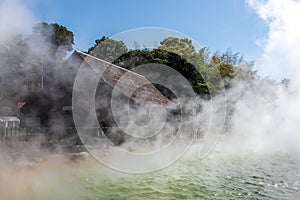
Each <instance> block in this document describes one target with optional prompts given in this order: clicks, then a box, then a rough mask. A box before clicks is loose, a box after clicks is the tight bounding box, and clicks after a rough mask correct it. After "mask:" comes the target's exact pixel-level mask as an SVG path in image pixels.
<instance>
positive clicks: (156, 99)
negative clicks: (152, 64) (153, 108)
mask: <svg viewBox="0 0 300 200" xmlns="http://www.w3.org/2000/svg"><path fill="white" fill-rule="evenodd" d="M80 67H88V68H90V69H92V70H93V71H94V72H95V73H97V74H100V75H99V83H98V86H97V91H96V94H95V104H96V105H95V108H96V113H97V117H98V121H99V124H100V126H101V127H102V131H101V133H99V130H95V133H96V132H97V134H95V136H98V137H101V135H102V136H103V134H105V135H106V136H107V137H108V138H109V139H110V140H111V141H112V142H113V143H114V144H115V145H120V144H122V143H123V142H124V141H125V137H124V133H122V131H121V130H119V131H111V129H114V130H115V129H116V128H117V125H116V122H115V121H114V118H113V116H112V110H111V97H112V92H113V90H114V89H116V90H117V91H118V92H119V93H120V98H123V99H129V100H130V104H131V106H136V105H140V104H157V105H161V106H164V107H168V108H172V107H174V105H173V103H172V102H171V101H170V100H169V99H168V98H167V97H165V96H164V95H163V94H162V93H161V92H159V90H157V89H156V87H155V86H154V85H153V84H152V83H150V82H149V81H148V80H147V79H146V78H145V77H144V76H142V75H139V74H137V73H135V72H132V71H129V70H126V69H123V68H121V67H119V66H116V65H114V64H111V63H108V62H106V61H104V60H101V59H98V58H96V57H93V56H90V55H88V54H86V53H83V52H80V51H74V52H73V54H72V55H71V56H70V58H69V59H68V60H67V61H66V62H65V64H64V65H63V66H61V67H58V68H56V70H52V71H51V69H50V70H49V69H48V70H47V69H45V71H44V76H43V88H42V89H41V90H40V92H39V93H38V94H35V95H30V96H25V97H23V98H22V99H20V100H19V102H18V109H19V116H18V118H19V119H20V126H19V125H18V126H15V127H16V129H18V130H17V132H18V135H22V138H19V139H18V140H14V141H18V142H28V141H31V140H35V141H37V139H36V138H39V140H40V142H41V143H42V144H43V145H44V146H50V147H53V146H54V144H60V145H64V146H65V147H66V149H68V150H69V149H72V147H73V146H80V145H81V144H82V143H81V140H80V139H79V137H78V134H77V131H76V128H75V124H74V120H73V115H72V91H73V85H74V81H75V78H76V74H77V71H78V69H79V68H80ZM125 74H126V76H124V75H125ZM116 85H118V87H116ZM127 102H128V101H127ZM1 132H2V133H1V135H0V137H1V141H3V140H10V139H9V135H7V134H6V132H7V130H5V126H4V127H3V128H2V129H1ZM4 133H5V134H4ZM10 135H11V136H13V134H10ZM15 135H16V134H15Z"/></svg>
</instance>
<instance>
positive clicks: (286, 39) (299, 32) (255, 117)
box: [222, 0, 300, 152]
mask: <svg viewBox="0 0 300 200" xmlns="http://www.w3.org/2000/svg"><path fill="white" fill-rule="evenodd" d="M247 3H248V5H250V6H251V7H252V8H253V9H254V10H255V11H256V12H257V14H258V15H259V17H261V19H263V20H264V21H265V22H266V24H267V26H268V27H269V33H268V36H267V38H266V39H265V42H264V46H263V54H262V56H261V58H260V60H259V62H258V65H259V72H260V73H261V74H263V75H267V76H270V77H271V78H283V77H284V76H286V75H287V74H286V72H287V71H288V73H289V74H290V75H291V76H290V77H288V78H290V82H289V84H288V86H286V85H284V84H277V83H275V82H273V81H271V80H269V79H262V80H259V79H257V80H255V81H252V82H251V83H243V82H237V83H236V84H235V86H234V87H233V88H231V89H230V90H229V91H228V93H227V96H228V98H229V102H230V103H232V104H233V106H232V108H231V109H232V110H233V113H231V116H230V120H231V126H230V131H229V135H228V137H224V141H223V142H222V144H223V145H224V146H226V147H227V148H229V149H231V150H233V151H234V152H235V151H236V150H238V152H241V151H243V150H249V149H250V150H253V151H259V152H267V151H271V152H276V151H284V152H292V151H295V152H299V150H300V148H299V144H300V134H299V130H300V124H299V119H300V104H299V102H300V90H299V88H300V87H299V86H300V85H299V75H300V73H299V72H300V56H299V55H300V27H299V25H298V24H299V22H298V19H299V18H300V12H299V10H300V1H292V0H269V1H262V0H248V1H247Z"/></svg>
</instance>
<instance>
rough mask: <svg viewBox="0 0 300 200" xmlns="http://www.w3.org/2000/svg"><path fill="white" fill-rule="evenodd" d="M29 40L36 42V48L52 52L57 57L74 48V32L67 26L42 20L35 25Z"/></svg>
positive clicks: (30, 42) (31, 42)
mask: <svg viewBox="0 0 300 200" xmlns="http://www.w3.org/2000/svg"><path fill="white" fill-rule="evenodd" d="M27 41H28V43H29V44H35V45H36V48H37V49H40V51H42V52H43V53H45V54H47V53H50V54H51V55H52V56H55V57H56V58H57V59H62V58H64V57H65V55H66V53H67V52H68V51H72V50H73V47H72V45H73V44H74V34H73V32H72V31H70V30H68V29H67V28H66V27H65V26H62V25H59V24H57V23H52V24H48V23H46V22H42V23H38V24H36V25H35V26H34V27H33V32H32V34H31V35H30V36H29V37H28V38H27ZM39 45H42V46H39ZM45 47H46V48H45Z"/></svg>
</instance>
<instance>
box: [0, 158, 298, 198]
mask: <svg viewBox="0 0 300 200" xmlns="http://www.w3.org/2000/svg"><path fill="white" fill-rule="evenodd" d="M0 199H1V200H2V199H3V200H4V199H23V200H26V199H86V200H92V199H94V200H95V199H133V200H134V199H153V200H156V199H158V200H159V199H295V200H297V199H300V158H299V156H297V155H296V154H295V155H293V154H284V153H266V154H262V153H260V154H255V153H248V154H247V153H243V154H242V155H241V154H222V153H220V152H213V153H212V154H211V155H209V157H207V158H205V159H202V160H200V159H199V158H197V157H196V156H194V155H188V156H185V157H184V158H183V159H180V160H179V161H177V162H176V163H174V164H173V165H172V166H170V167H167V168H165V169H163V170H160V171H156V172H152V173H147V174H142V175H132V174H126V173H121V172H117V171H114V170H111V169H109V168H107V167H105V166H103V165H101V164H99V163H98V162H96V161H94V160H92V159H90V160H85V161H77V162H71V163H70V162H49V163H44V164H41V166H38V167H35V168H30V169H19V170H18V171H16V172H15V173H12V171H10V172H6V173H4V174H3V175H2V177H1V179H0Z"/></svg>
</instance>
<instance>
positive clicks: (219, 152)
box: [0, 1, 300, 199]
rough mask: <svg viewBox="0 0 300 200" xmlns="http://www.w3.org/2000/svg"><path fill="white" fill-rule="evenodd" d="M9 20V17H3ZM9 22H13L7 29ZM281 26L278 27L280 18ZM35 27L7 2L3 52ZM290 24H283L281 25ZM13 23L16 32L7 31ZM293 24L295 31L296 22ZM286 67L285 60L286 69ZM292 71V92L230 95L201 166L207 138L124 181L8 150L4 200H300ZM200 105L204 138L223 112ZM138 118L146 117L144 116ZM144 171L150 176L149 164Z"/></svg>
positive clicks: (141, 146)
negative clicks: (157, 168) (160, 167)
mask: <svg viewBox="0 0 300 200" xmlns="http://www.w3.org/2000/svg"><path fill="white" fill-rule="evenodd" d="M248 2H249V4H250V5H252V6H253V5H256V4H254V3H253V2H255V1H248ZM251 2H252V3H251ZM270 2H274V1H270ZM289 2H290V1H289ZM295 4H296V3H295ZM268 5H269V4H268ZM298 5H299V3H297V6H298ZM253 7H254V8H256V7H255V6H253ZM13 8H14V9H17V10H19V12H13V13H14V14H17V15H14V16H10V15H9V13H10V10H12V9H13ZM2 11H3V12H2ZM4 11H5V12H4ZM263 11H264V12H267V11H265V10H263ZM263 11H261V12H263ZM273 11H274V10H272V12H271V13H267V16H269V15H272V14H273ZM3 13H6V15H5V17H3V15H4V14H3ZM275 13H277V11H276V12H275ZM263 16H265V15H263ZM276 17H277V15H276ZM3 19H11V21H10V23H8V22H7V21H5V20H3ZM276 19H278V20H279V19H280V16H279V17H278V18H276ZM284 19H286V18H284ZM280 21H282V20H280ZM33 22H35V18H34V17H33V16H32V15H31V14H30V12H29V11H28V10H27V9H26V8H25V7H24V6H23V5H22V4H21V3H20V2H19V1H2V2H1V3H0V46H5V45H6V42H7V41H9V40H10V39H11V37H10V36H11V35H14V34H16V33H22V34H23V33H24V34H26V33H28V30H30V29H31V26H32V25H33ZM284 22H285V21H284V20H283V22H282V23H284ZM7 23H8V24H12V25H10V26H9V27H7V26H6V24H7ZM272 23H273V21H272V22H271V23H270V26H271V30H270V34H269V35H270V37H269V38H268V39H269V40H267V44H266V51H265V54H264V57H263V58H262V61H263V62H260V63H263V64H266V65H268V66H269V65H271V63H270V62H272V60H270V57H271V56H272V57H271V58H274V56H273V54H271V53H272V52H273V51H271V50H270V46H269V45H270V44H271V43H273V42H274V40H276V38H275V39H274V37H272V33H274V32H276V31H278V30H277V29H276V27H274V26H273V24H272ZM287 24H290V21H288V23H287ZM21 25H22V26H21ZM288 27H290V26H288ZM280 33H281V32H280ZM296 33H298V32H296ZM283 34H284V35H286V34H288V33H287V32H283ZM293 38H294V39H299V40H298V41H300V36H299V34H298V35H297V34H296V35H293ZM43 39H44V38H43V36H42V35H39V36H37V37H36V38H30V40H29V43H28V44H29V48H28V52H27V55H26V56H27V58H28V59H29V60H30V58H31V57H36V56H37V55H43V54H44V55H46V54H47V53H48V51H49V49H47V48H45V49H37V48H35V47H36V46H37V45H36V44H39V45H38V46H39V47H43V46H44V45H41V43H42V44H44V43H45V46H46V47H47V44H46V42H45V41H44V40H43ZM276 44H277V43H276ZM284 51H285V52H284ZM270 52H271V53H270ZM281 53H282V54H283V55H285V54H289V55H294V56H293V57H289V58H288V59H290V58H292V60H293V62H295V63H296V61H298V60H299V58H298V53H299V51H297V49H293V48H290V49H289V48H285V49H283V50H282V52H281ZM14 56H21V54H16V55H14ZM264 58H268V59H264ZM45 59H47V58H45ZM0 60H1V61H0V63H1V66H3V65H5V61H6V60H7V59H6V57H0ZM276 60H277V58H276ZM267 62H268V63H267ZM282 62H283V61H282V60H281V62H280V63H282ZM287 63H290V62H287ZM298 63H300V62H298ZM292 65H293V66H292V67H290V69H291V74H293V76H292V77H291V79H290V82H289V84H288V85H286V84H279V83H277V82H276V81H271V80H270V79H267V78H265V79H264V78H258V79H256V80H254V81H249V82H245V81H234V82H233V83H232V87H231V88H230V89H229V90H227V91H226V98H227V105H226V106H227V119H226V122H225V125H224V126H225V128H224V132H223V133H222V135H221V137H220V140H219V141H218V143H217V145H216V148H214V150H213V151H212V153H211V154H209V155H208V156H207V157H205V158H203V159H199V149H200V144H201V142H202V141H203V138H202V137H199V138H200V139H199V140H198V141H195V142H194V143H193V145H192V146H191V148H190V149H189V150H188V151H187V152H186V153H185V154H184V156H183V158H181V159H179V160H178V161H177V162H175V163H174V164H173V165H171V166H169V167H167V168H166V169H163V170H160V171H155V172H151V173H148V174H143V175H132V174H127V173H121V172H118V171H115V170H112V169H110V168H108V167H106V166H104V165H102V164H99V162H96V161H95V160H93V159H92V158H87V159H85V160H80V161H76V162H71V161H69V159H67V158H65V157H63V156H61V157H51V156H50V155H48V152H47V151H45V152H43V151H44V150H41V149H38V147H35V146H31V148H32V149H31V150H30V149H24V151H26V150H27V151H28V152H31V153H32V152H39V153H40V154H43V155H44V157H45V158H47V159H41V160H35V158H32V157H30V156H28V155H27V154H24V155H23V156H21V157H20V158H18V159H13V158H11V156H10V155H8V153H7V149H5V148H0V150H1V152H0V199H66V198H68V199H95V198H96V199H97V198H98V199H141V198H145V199H150V198H151V199H170V198H177V199H197V198H198V199H205V198H207V199H229V198H231V199H239V198H241V197H242V198H244V199H247V198H248V199H257V198H259V199H276V198H277V199H298V198H300V189H299V188H300V169H299V166H300V160H299V153H300V145H299V144H300V134H299V130H300V123H299V119H300V91H299V89H300V80H299V77H300V76H298V75H300V73H299V70H298V68H297V67H295V66H296V64H294V63H292ZM297 65H298V64H297ZM268 70H269V68H268ZM3 74H4V73H3ZM1 78H2V77H1ZM8 81H9V80H8ZM214 98H215V99H214V100H215V101H216V102H218V98H221V97H218V96H216V97H214ZM200 104H201V105H202V108H203V109H202V110H201V112H200V113H199V115H198V116H196V118H197V120H198V119H199V124H200V129H199V130H200V131H201V132H203V133H205V131H206V130H207V129H208V128H209V126H211V124H213V123H212V122H211V121H210V119H211V118H210V117H211V115H212V114H213V115H214V116H217V117H218V112H217V111H218V109H215V110H216V113H211V112H212V110H211V102H210V101H209V100H208V101H206V100H203V102H200ZM219 106H220V107H221V106H224V105H219ZM134 114H135V118H136V119H139V117H138V113H134ZM139 114H142V115H145V113H140V112H139ZM164 117H165V116H164ZM215 120H217V121H218V120H220V121H221V120H222V119H215ZM160 122H161V121H158V122H157V123H160ZM130 125H132V124H130ZM128 126H129V125H128ZM126 128H128V127H126ZM130 128H131V126H130ZM152 128H153V129H155V128H160V127H156V126H154V127H152ZM170 128H171V127H170ZM141 130H142V129H139V131H141ZM211 130H212V132H210V133H209V134H214V132H213V131H214V129H213V127H212V129H211ZM130 131H132V129H130ZM150 133H151V131H150ZM147 134H149V133H148V132H147V133H139V132H136V133H132V135H138V136H145V135H147ZM166 135H167V134H166ZM170 135H171V134H169V135H168V136H170ZM165 139H166V138H164V137H163V136H158V137H157V138H156V140H155V141H151V142H149V143H138V142H135V141H128V142H127V143H124V144H123V145H122V146H121V147H120V148H123V150H124V149H125V150H126V151H128V152H131V151H133V152H134V151H136V152H142V153H143V152H149V151H150V150H153V149H154V150H155V149H157V148H160V147H161V146H164V145H165V143H166V141H168V140H165ZM167 139H169V138H167ZM178 145H180V144H178ZM26 148H28V147H26ZM174 148H175V147H174ZM172 150H173V151H172ZM108 152H109V151H108ZM174 152H176V151H175V149H171V150H170V151H169V152H168V153H170V154H172V153H174ZM164 155H167V154H164ZM164 155H161V156H157V157H156V158H155V162H157V163H160V162H162V161H164V160H165V159H166V157H164ZM105 156H106V159H108V160H109V159H115V161H114V162H117V163H119V164H120V165H122V164H123V165H128V166H130V165H134V163H132V162H128V160H126V159H124V157H121V156H120V155H109V153H108V154H107V155H105ZM155 164H156V163H155ZM145 165H148V166H149V168H151V163H145Z"/></svg>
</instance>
